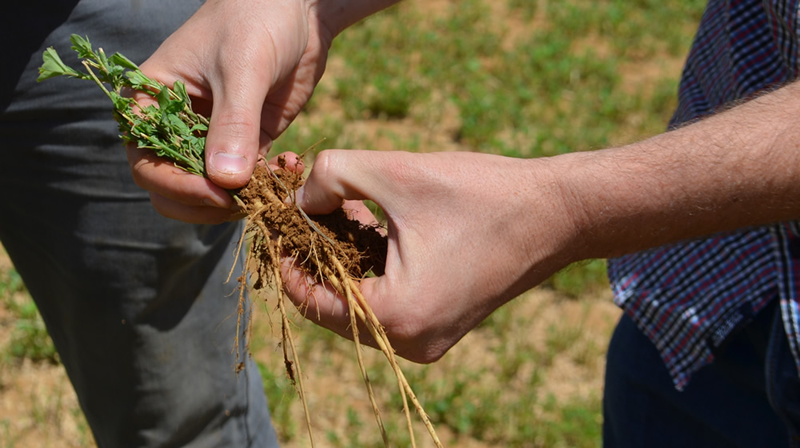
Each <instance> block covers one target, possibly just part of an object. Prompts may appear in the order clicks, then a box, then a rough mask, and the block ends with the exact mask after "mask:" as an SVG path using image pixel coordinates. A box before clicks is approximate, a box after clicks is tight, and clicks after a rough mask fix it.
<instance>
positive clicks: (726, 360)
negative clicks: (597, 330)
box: [603, 300, 800, 448]
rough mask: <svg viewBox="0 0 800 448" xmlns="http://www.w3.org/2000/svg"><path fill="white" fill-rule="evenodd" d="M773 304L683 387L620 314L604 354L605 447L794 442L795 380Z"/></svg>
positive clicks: (798, 401) (799, 404)
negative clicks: (680, 389) (673, 381)
mask: <svg viewBox="0 0 800 448" xmlns="http://www.w3.org/2000/svg"><path fill="white" fill-rule="evenodd" d="M777 302H778V301H777V300H774V301H773V302H772V304H771V305H770V306H768V307H767V308H766V309H764V310H763V311H761V312H760V313H759V314H758V315H757V316H756V317H755V319H754V320H753V321H752V322H751V323H749V324H748V325H747V326H745V327H743V328H742V329H741V330H739V331H737V332H736V333H735V334H733V335H731V336H729V340H728V341H726V343H725V344H723V346H722V347H720V349H719V350H717V351H716V352H715V353H714V356H715V361H714V362H713V363H712V364H711V365H708V366H705V367H703V368H702V369H700V370H699V371H698V372H696V373H695V374H694V375H692V380H691V382H690V383H689V385H688V386H687V387H686V388H685V389H684V391H682V392H679V391H677V390H676V389H675V388H674V387H673V384H672V380H671V378H670V376H669V374H668V372H667V369H666V367H665V366H664V364H663V362H662V360H661V357H660V355H659V354H658V352H657V351H656V349H655V347H654V345H653V344H652V342H650V340H649V339H648V338H647V337H646V336H645V335H644V334H643V333H642V332H641V331H639V329H638V328H637V327H636V325H635V324H634V323H633V321H632V320H631V319H630V318H628V317H627V316H624V317H623V318H622V319H621V320H620V322H619V324H618V326H617V329H616V330H615V332H614V336H613V337H612V339H611V344H610V347H609V352H608V362H607V367H606V369H607V372H606V382H605V391H604V393H605V396H604V399H603V413H604V424H603V443H604V446H605V447H606V448H612V447H615V448H616V447H618V448H633V447H647V448H659V447H665V448H666V447H681V448H693V447H703V448H714V447H720V448H721V447H741V448H745V447H748V448H749V447H752V448H756V447H765V448H767V447H769V448H773V447H775V448H778V447H800V439H798V437H797V435H798V434H800V432H798V429H800V427H799V426H798V425H799V424H800V380H799V379H798V373H797V368H796V367H795V363H794V359H793V357H792V354H791V352H790V350H789V344H788V341H787V339H786V333H785V331H784V329H783V324H782V322H781V319H780V312H779V309H778V306H777Z"/></svg>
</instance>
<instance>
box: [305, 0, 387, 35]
mask: <svg viewBox="0 0 800 448" xmlns="http://www.w3.org/2000/svg"><path fill="white" fill-rule="evenodd" d="M399 1H400V0H308V5H309V10H310V12H311V14H310V15H311V16H312V17H314V18H316V20H318V22H319V24H320V25H321V26H322V27H323V28H325V29H326V30H327V32H329V33H330V37H331V39H332V38H334V37H336V36H338V35H339V33H341V32H342V31H344V30H345V29H346V28H347V27H349V26H350V25H353V24H354V23H356V22H358V21H360V20H362V19H365V18H367V17H369V16H371V15H372V14H375V13H377V12H378V11H381V10H383V9H386V8H388V7H390V6H392V5H394V4H395V3H398V2H399Z"/></svg>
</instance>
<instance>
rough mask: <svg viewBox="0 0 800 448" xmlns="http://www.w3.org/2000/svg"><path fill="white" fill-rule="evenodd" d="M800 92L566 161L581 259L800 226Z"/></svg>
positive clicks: (783, 92) (788, 90) (787, 91)
mask: <svg viewBox="0 0 800 448" xmlns="http://www.w3.org/2000/svg"><path fill="white" fill-rule="evenodd" d="M798 117H800V83H795V84H792V85H789V86H787V87H784V88H783V89H780V90H777V91H775V92H772V93H770V94H766V95H762V96H760V97H758V98H756V99H754V100H752V101H749V102H747V103H745V104H742V105H740V106H738V107H735V108H733V109H730V110H728V111H726V112H724V113H720V114H717V115H715V116H712V117H710V118H708V119H705V120H703V121H700V122H698V123H694V124H692V125H689V126H685V127H683V128H680V129H678V130H675V131H672V132H668V133H665V134H661V135H659V136H656V137H654V138H651V139H649V140H646V141H643V142H640V143H637V144H634V145H630V146H626V147H623V148H618V149H610V150H605V151H599V152H596V153H584V154H574V155H571V156H567V157H564V158H563V161H561V162H560V163H562V164H565V165H567V166H564V168H563V169H564V175H563V176H562V182H563V183H564V185H565V188H566V190H567V192H568V193H569V194H568V196H572V197H573V205H572V206H571V207H570V209H571V210H574V211H575V214H574V218H575V222H576V228H577V229H580V230H579V233H581V234H582V235H584V242H583V245H584V249H585V250H586V252H585V253H582V256H583V257H611V256H615V255H620V254H623V253H627V252H633V251H637V250H641V249H646V248H649V247H654V246H659V245H662V244H665V243H670V242H675V241H679V240H684V239H688V238H694V237H699V236H704V235H709V234H712V233H716V232H722V231H727V230H733V229H737V228H742V227H748V226H756V225H764V224H769V223H774V222H780V221H786V220H791V219H798V218H800V127H799V126H798V125H797V119H798Z"/></svg>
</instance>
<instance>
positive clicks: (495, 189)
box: [284, 151, 579, 362]
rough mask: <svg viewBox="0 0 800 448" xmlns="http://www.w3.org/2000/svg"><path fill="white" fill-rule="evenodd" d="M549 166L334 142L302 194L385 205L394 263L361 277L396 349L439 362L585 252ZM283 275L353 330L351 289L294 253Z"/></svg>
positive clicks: (316, 315) (314, 310)
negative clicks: (301, 266) (339, 290)
mask: <svg viewBox="0 0 800 448" xmlns="http://www.w3.org/2000/svg"><path fill="white" fill-rule="evenodd" d="M549 165H550V161H548V160H545V159H541V160H520V159H510V158H505V157H499V156H492V155H486V154H476V153H434V154H411V153H400V152H391V153H389V152H371V151H325V152H322V153H320V155H319V156H318V158H317V160H316V162H315V165H314V168H313V170H312V171H311V173H310V175H309V178H308V180H307V182H306V184H305V186H304V187H302V188H301V189H300V190H299V191H298V194H297V204H298V206H300V207H301V208H303V209H304V210H305V211H306V213H309V214H322V213H328V212H331V211H332V210H333V209H335V208H336V207H338V206H340V205H342V202H343V201H344V200H345V199H350V200H362V199H367V198H369V199H371V200H373V201H375V202H376V203H377V204H378V205H379V206H380V207H381V208H382V209H383V211H384V212H385V214H386V216H387V219H388V238H389V250H388V254H387V262H386V272H385V274H384V275H382V276H380V277H376V278H367V279H364V280H362V281H361V282H360V288H361V291H362V293H363V294H364V296H365V298H366V300H367V301H368V302H369V303H370V306H371V307H372V309H373V311H374V312H375V314H376V316H377V317H378V320H379V321H380V322H381V324H382V325H383V326H384V327H385V329H386V332H387V335H388V336H389V338H390V340H391V341H392V344H393V346H394V348H395V349H396V350H397V353H398V354H399V355H400V356H403V357H405V358H407V359H410V360H412V361H416V362H432V361H435V360H436V359H438V358H439V357H441V356H442V355H443V354H444V353H445V352H447V350H448V349H449V348H450V347H452V346H453V345H454V344H455V343H456V342H458V341H459V340H460V339H461V337H463V336H464V334H466V333H467V332H468V331H470V330H471V329H472V328H474V327H475V326H476V325H477V324H479V323H480V322H481V321H482V320H483V319H484V318H485V317H486V316H488V315H489V314H490V313H491V312H492V311H494V310H495V309H496V308H497V307H499V306H500V305H502V304H503V303H505V302H506V301H508V300H510V299H511V298H513V297H515V296H517V295H518V294H520V293H522V292H523V291H525V290H527V289H529V288H531V287H533V286H535V285H536V284H538V283H540V282H541V281H543V280H545V279H546V278H548V277H549V276H550V275H551V274H553V273H554V272H556V271H557V270H559V269H560V268H562V267H564V266H566V265H567V264H568V263H569V262H571V261H574V260H573V257H576V256H577V255H576V254H577V252H578V251H576V250H574V249H575V248H576V247H577V246H578V245H579V241H578V232H577V231H576V230H575V226H574V225H573V223H572V220H571V216H570V213H569V212H568V207H567V205H566V201H565V200H564V195H563V193H564V192H563V190H562V189H561V188H560V185H559V184H558V183H557V182H556V180H557V178H556V177H555V176H554V175H553V174H552V173H551V170H549ZM284 276H285V279H286V284H285V287H286V290H287V293H288V295H289V297H290V298H291V299H292V301H293V302H294V303H295V304H296V305H297V306H298V307H300V308H301V309H303V311H304V315H305V316H306V317H307V318H309V319H311V320H313V321H314V322H316V323H317V324H319V325H321V326H323V327H326V328H329V329H331V330H333V331H335V332H336V333H338V334H340V335H342V336H345V337H351V336H350V329H349V325H350V319H349V317H348V314H347V302H346V300H344V299H343V298H342V297H340V296H337V295H336V294H334V293H333V292H332V290H331V289H329V288H326V287H325V286H324V285H319V284H312V283H311V279H309V278H308V277H307V276H305V275H304V274H302V273H301V272H299V271H297V270H293V269H292V268H291V262H288V261H287V263H285V266H284ZM362 334H364V332H363V331H362ZM366 342H368V343H369V341H366Z"/></svg>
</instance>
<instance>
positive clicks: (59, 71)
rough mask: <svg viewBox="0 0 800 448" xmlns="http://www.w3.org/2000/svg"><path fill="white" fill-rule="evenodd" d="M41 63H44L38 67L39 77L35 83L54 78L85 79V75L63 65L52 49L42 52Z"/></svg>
mask: <svg viewBox="0 0 800 448" xmlns="http://www.w3.org/2000/svg"><path fill="white" fill-rule="evenodd" d="M42 61H43V62H44V63H43V64H42V66H41V67H39V77H38V78H36V81H44V80H45V79H50V78H54V77H56V76H72V77H75V78H86V75H84V74H83V73H81V72H78V71H76V70H75V69H73V68H71V67H69V66H68V65H67V64H65V63H64V61H62V60H61V57H59V56H58V52H56V50H55V49H54V48H53V47H50V48H48V49H46V50H44V53H43V54H42Z"/></svg>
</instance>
